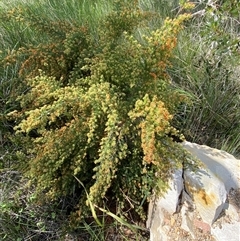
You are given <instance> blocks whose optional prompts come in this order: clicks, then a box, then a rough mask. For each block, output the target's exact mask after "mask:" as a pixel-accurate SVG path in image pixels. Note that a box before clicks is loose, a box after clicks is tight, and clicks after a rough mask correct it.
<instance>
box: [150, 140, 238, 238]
mask: <svg viewBox="0 0 240 241" xmlns="http://www.w3.org/2000/svg"><path fill="white" fill-rule="evenodd" d="M183 146H184V148H185V149H186V150H188V151H189V152H190V153H191V154H192V155H193V156H194V157H197V158H198V159H199V160H200V162H201V163H202V164H203V165H202V167H201V168H200V169H199V170H197V171H196V172H193V171H192V170H189V169H187V170H186V169H185V170H183V169H179V170H176V171H175V172H174V173H173V176H172V179H171V180H170V181H169V186H170V189H169V190H168V192H167V193H166V194H165V195H164V196H163V197H158V198H157V197H155V199H153V200H152V201H151V203H150V205H149V213H148V221H147V227H148V228H149V229H150V240H151V241H173V240H177V241H191V240H192V241H193V240H194V241H195V240H199V241H200V240H201V241H202V240H204V241H210V240H211V241H226V240H227V241H239V240H240V238H239V237H240V160H239V159H236V158H235V157H233V156H232V155H230V154H228V153H226V152H224V151H220V150H217V149H213V148H210V147H207V146H203V145H198V144H194V143H190V142H184V143H183Z"/></svg>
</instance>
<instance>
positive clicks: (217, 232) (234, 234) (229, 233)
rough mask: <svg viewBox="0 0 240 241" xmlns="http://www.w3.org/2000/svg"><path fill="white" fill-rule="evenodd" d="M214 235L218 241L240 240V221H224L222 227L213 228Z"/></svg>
mask: <svg viewBox="0 0 240 241" xmlns="http://www.w3.org/2000/svg"><path fill="white" fill-rule="evenodd" d="M211 234H212V236H213V237H214V238H215V240H216V241H239V240H240V226H239V222H236V221H235V222H233V223H224V224H223V225H221V226H220V227H219V226H218V227H215V228H212V230H211Z"/></svg>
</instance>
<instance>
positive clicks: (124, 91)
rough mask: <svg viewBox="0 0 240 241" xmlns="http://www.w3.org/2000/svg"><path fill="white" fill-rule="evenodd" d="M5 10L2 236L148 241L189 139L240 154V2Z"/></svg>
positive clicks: (37, 5)
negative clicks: (155, 194)
mask: <svg viewBox="0 0 240 241" xmlns="http://www.w3.org/2000/svg"><path fill="white" fill-rule="evenodd" d="M0 10H1V11H0V19H1V22H0V39H1V41H0V57H1V58H0V61H1V65H0V110H1V112H0V145H1V148H0V156H1V159H0V168H1V175H0V181H1V186H0V192H1V199H0V206H1V210H0V238H1V240H69V239H70V240H71V239H72V240H74V238H76V237H78V239H80V240H81V239H85V240H112V239H113V237H118V240H124V239H129V240H131V239H134V240H138V239H139V240H144V239H147V236H146V235H145V234H146V233H145V232H146V230H145V229H144V224H143V223H142V221H141V220H143V221H144V216H145V211H146V210H145V207H146V204H147V201H148V198H149V197H150V195H151V191H152V189H153V188H154V189H155V190H158V191H159V192H161V191H164V190H165V188H166V180H167V177H168V174H169V173H170V172H171V170H172V168H174V166H176V165H181V164H182V163H181V160H182V159H184V155H185V153H184V152H182V150H181V148H180V145H179V144H178V143H176V142H175V141H176V140H178V141H179V139H181V138H182V136H181V134H180V133H182V134H184V136H185V138H186V139H187V140H189V141H193V142H197V143H199V144H207V145H209V146H211V147H216V148H219V149H223V150H226V151H228V152H230V153H232V154H234V155H235V156H238V157H239V155H240V134H239V133H240V123H239V121H240V118H239V117H240V108H239V107H240V106H239V103H240V101H239V98H240V95H239V93H240V84H239V75H240V74H239V26H240V25H239V21H240V16H239V12H240V11H239V10H240V4H239V3H238V1H235V0H228V1H212V2H211V1H200V2H196V3H195V6H194V7H193V6H192V5H191V4H189V3H187V2H184V1H180V2H179V1H177V0H176V1H164V0H161V1H159V0H158V1H155V0H142V1H130V4H129V1H125V2H124V1H103V0H99V1H97V3H96V2H95V1H77V0H70V1H64V0H62V1H61V3H60V2H59V1H56V0H49V1H44V0H42V1H34V0H32V1H27V2H25V1H17V0H16V1H9V2H7V1H0ZM186 13H191V14H192V16H191V19H189V15H186ZM167 17H169V18H167ZM166 18H167V20H166ZM171 18H172V20H171ZM184 21H185V22H184ZM182 27H184V28H182ZM170 159H171V160H175V162H170V161H169V160H170ZM185 159H186V160H187V158H185ZM185 164H187V163H185ZM156 172H158V174H159V176H157V177H156V175H155V173H156ZM156 180H157V181H156ZM116 215H117V216H116ZM126 228H127V229H126ZM137 230H139V231H137Z"/></svg>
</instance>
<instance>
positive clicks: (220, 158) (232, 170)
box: [183, 142, 240, 225]
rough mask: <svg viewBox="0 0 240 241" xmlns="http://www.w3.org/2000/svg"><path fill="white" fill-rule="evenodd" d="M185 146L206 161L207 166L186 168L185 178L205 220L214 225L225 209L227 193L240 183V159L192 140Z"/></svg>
mask: <svg viewBox="0 0 240 241" xmlns="http://www.w3.org/2000/svg"><path fill="white" fill-rule="evenodd" d="M183 146H184V148H186V149H187V150H188V151H189V152H190V153H191V154H192V155H194V156H195V157H197V158H198V159H199V160H200V161H201V162H202V163H203V164H204V169H201V170H199V171H198V172H196V173H193V172H192V171H191V170H186V171H185V172H184V180H185V188H186V190H187V192H188V193H189V194H190V196H191V197H192V198H193V199H194V203H195V205H196V207H197V211H198V212H199V214H200V216H201V217H202V219H203V221H204V222H206V223H208V224H210V225H211V224H212V223H213V222H214V221H215V220H216V219H217V218H218V216H219V214H220V213H221V212H222V209H223V207H224V203H225V201H226V197H227V193H228V192H229V191H230V189H231V188H238V187H239V185H240V184H239V180H240V161H239V160H238V159H236V158H234V157H233V156H232V155H230V154H228V153H227V152H224V151H220V150H217V149H213V148H210V147H208V146H204V145H198V144H195V143H189V142H185V143H184V144H183Z"/></svg>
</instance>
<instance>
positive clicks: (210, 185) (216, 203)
mask: <svg viewBox="0 0 240 241" xmlns="http://www.w3.org/2000/svg"><path fill="white" fill-rule="evenodd" d="M184 180H185V189H186V191H187V193H188V194H189V195H190V196H191V197H192V199H193V200H194V204H195V205H196V209H197V211H198V212H199V215H200V216H201V218H202V220H203V221H204V222H206V223H208V224H209V225H211V224H212V223H213V222H214V221H215V220H216V219H217V218H218V216H219V214H220V213H221V212H222V210H223V207H224V203H225V201H226V198H227V191H226V190H225V186H224V184H223V183H222V182H221V181H220V180H219V179H218V178H217V177H216V176H214V175H213V174H211V173H210V172H208V170H206V171H202V170H201V171H199V172H196V173H193V172H192V171H189V170H187V171H185V172H184Z"/></svg>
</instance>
